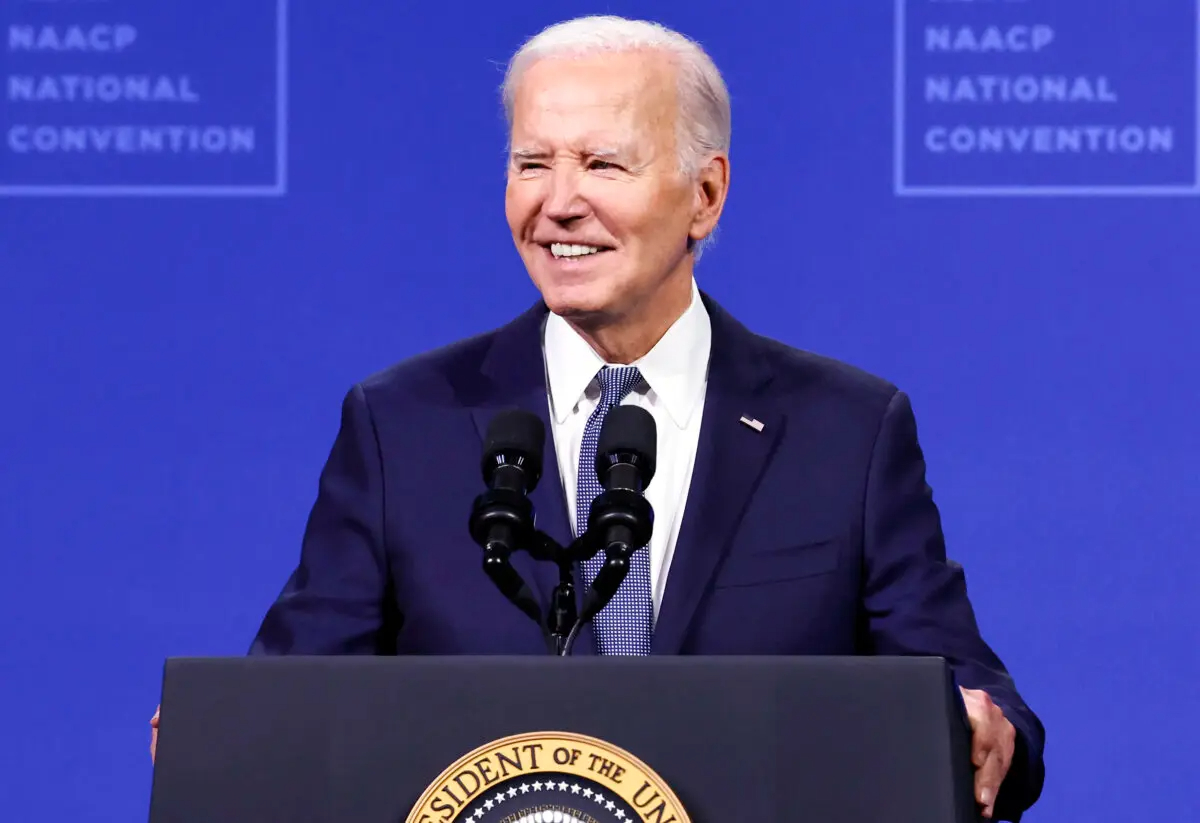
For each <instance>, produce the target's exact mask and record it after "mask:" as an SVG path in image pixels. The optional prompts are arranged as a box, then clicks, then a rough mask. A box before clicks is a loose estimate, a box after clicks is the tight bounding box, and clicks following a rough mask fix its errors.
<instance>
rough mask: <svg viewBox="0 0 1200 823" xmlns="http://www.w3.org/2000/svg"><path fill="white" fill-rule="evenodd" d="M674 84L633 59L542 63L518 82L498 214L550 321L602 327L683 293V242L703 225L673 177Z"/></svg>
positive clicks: (689, 187)
mask: <svg viewBox="0 0 1200 823" xmlns="http://www.w3.org/2000/svg"><path fill="white" fill-rule="evenodd" d="M675 83H676V81H675V73H674V70H673V68H672V67H671V65H670V64H669V63H668V62H667V61H666V59H665V58H664V57H663V56H661V55H657V54H653V53H643V52H631V53H617V54H601V55H596V56H587V57H582V58H573V59H547V60H542V61H539V62H537V63H535V64H534V65H532V66H531V67H529V69H528V71H527V72H526V73H525V75H524V77H523V78H522V81H521V83H520V85H519V87H518V89H517V90H516V95H515V100H514V110H513V127H512V138H511V139H512V156H511V158H510V163H509V171H508V186H507V192H506V198H505V212H506V214H507V216H508V223H509V227H510V228H511V230H512V234H513V239H514V241H515V243H516V246H517V250H518V251H519V252H520V254H521V257H522V259H523V260H524V261H525V266H526V268H527V269H528V270H529V275H530V277H531V278H532V279H533V282H534V284H535V285H536V286H537V288H538V289H539V290H540V291H541V293H542V297H543V299H544V300H545V302H546V304H547V305H548V306H549V308H550V310H551V311H553V312H555V313H557V314H561V315H564V316H566V317H569V318H572V317H573V318H575V319H578V320H581V321H585V322H586V321H587V320H589V319H592V320H613V319H620V318H622V317H626V316H629V315H630V314H631V313H632V312H634V311H636V310H639V309H641V310H646V309H647V308H649V307H650V306H651V305H653V302H654V298H655V297H656V296H658V295H659V294H660V293H661V292H663V291H664V286H667V285H668V284H675V285H678V283H679V282H680V281H681V280H683V281H685V282H686V283H687V288H688V289H689V292H690V282H691V256H690V255H689V254H688V253H687V242H688V236H689V233H692V232H695V231H706V230H707V229H708V228H710V227H709V226H707V224H706V223H705V222H704V220H703V219H700V220H699V221H698V217H697V216H698V213H700V212H701V211H703V209H704V206H705V204H704V202H703V200H704V197H703V190H702V187H701V185H700V184H699V183H697V182H693V181H689V180H688V179H686V177H685V176H684V175H682V174H681V172H680V171H679V166H678V159H677V158H678V155H677V153H676V134H675V129H676V118H677V112H678V108H677V105H678V97H677V94H676V88H675ZM714 219H715V218H714ZM580 252H583V253H582V254H581V253H580Z"/></svg>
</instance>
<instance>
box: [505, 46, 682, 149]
mask: <svg viewBox="0 0 1200 823" xmlns="http://www.w3.org/2000/svg"><path fill="white" fill-rule="evenodd" d="M677 106H678V103H677V94H676V84H675V76H674V67H673V66H672V65H671V64H670V63H669V62H668V61H666V60H665V59H664V58H662V57H661V56H659V55H654V54H644V53H637V52H635V53H618V54H603V55H595V56H592V55H588V56H582V57H572V58H561V57H556V58H550V59H543V60H539V61H537V62H535V63H533V64H532V65H530V66H529V67H528V68H527V70H526V71H525V73H524V75H523V76H522V77H521V80H520V82H519V83H518V84H517V87H516V89H515V95H514V105H513V133H512V141H513V146H514V148H518V147H521V146H529V145H530V144H538V145H539V146H540V147H541V148H543V149H545V148H551V147H552V146H554V147H563V148H566V147H576V148H582V147H586V146H592V147H596V148H606V149H608V150H611V151H616V150H619V149H621V148H623V147H625V146H627V145H628V144H630V143H641V142H647V141H648V142H651V143H655V144H661V143H663V142H664V141H665V142H673V140H674V125H675V122H676V113H677V111H678V109H677Z"/></svg>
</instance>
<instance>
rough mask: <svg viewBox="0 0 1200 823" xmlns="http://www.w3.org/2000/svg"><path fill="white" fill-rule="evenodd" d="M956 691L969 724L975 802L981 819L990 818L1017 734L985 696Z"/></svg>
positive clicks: (964, 690)
mask: <svg viewBox="0 0 1200 823" xmlns="http://www.w3.org/2000/svg"><path fill="white" fill-rule="evenodd" d="M959 691H961V692H962V696H963V701H964V702H965V703H966V705H967V718H968V719H969V720H970V721H971V762H972V763H974V764H975V766H976V768H977V771H976V772H975V799H976V800H978V801H979V803H980V804H981V805H982V806H983V816H984V817H987V818H990V817H991V816H992V814H993V813H994V812H995V807H996V793H997V792H999V791H1000V784H1001V782H1003V780H1004V776H1005V775H1006V774H1008V767H1009V766H1010V765H1012V759H1013V750H1014V749H1015V748H1016V745H1017V730H1016V728H1015V727H1014V726H1013V724H1012V723H1010V722H1009V720H1008V718H1007V717H1005V716H1004V711H1003V710H1001V708H1000V707H999V706H997V705H996V704H995V703H993V702H992V698H991V696H990V695H988V693H987V692H984V691H980V690H978V689H964V688H962V687H959Z"/></svg>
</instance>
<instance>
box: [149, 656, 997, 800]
mask: <svg viewBox="0 0 1200 823" xmlns="http://www.w3.org/2000/svg"><path fill="white" fill-rule="evenodd" d="M162 703H163V705H162V724H161V728H160V733H159V743H158V757H157V764H156V767H155V775H154V785H153V794H152V799H151V808H150V823H218V822H219V823H275V821H278V822H279V823H284V822H285V821H286V823H404V822H405V821H409V820H411V821H414V823H415V821H422V823H426V822H428V823H432V822H433V821H438V823H443V822H448V821H461V823H468V821H470V822H471V823H499V821H508V823H543V821H546V822H548V823H564V822H565V823H572V821H606V822H607V821H617V823H635V821H649V823H683V821H692V823H742V821H745V822H746V823H749V822H750V821H759V820H761V821H788V823H801V821H813V823H818V822H819V823H881V822H882V821H887V823H964V822H965V821H975V820H978V819H979V818H978V814H977V811H976V805H975V803H974V800H973V797H972V778H973V775H972V771H971V765H970V760H969V739H970V732H969V727H968V725H967V721H966V718H965V715H964V713H963V710H962V704H961V701H960V699H959V696H958V693H957V690H956V689H955V688H954V686H953V683H952V680H951V677H950V673H949V669H948V667H947V665H946V664H945V662H944V661H943V660H941V659H938V658H887V657H854V658H820V657H797V658H787V657H770V658H747V657H650V658H600V657H580V658H553V657H545V658H542V657H435V658H429V657H400V658H395V657H392V658H383V657H283V658H257V657H249V658H217V659H189V658H172V659H169V660H168V661H167V663H166V667H165V673H164V689H163V701H162Z"/></svg>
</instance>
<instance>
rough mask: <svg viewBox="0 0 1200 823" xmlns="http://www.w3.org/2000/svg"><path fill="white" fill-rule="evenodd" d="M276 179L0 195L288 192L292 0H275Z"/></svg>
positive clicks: (53, 188)
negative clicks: (250, 182) (239, 183)
mask: <svg viewBox="0 0 1200 823" xmlns="http://www.w3.org/2000/svg"><path fill="white" fill-rule="evenodd" d="M275 3H276V5H275V180H274V182H272V183H267V184H262V185H255V184H249V185H232V186H231V185H225V184H214V185H211V186H208V185H157V184H148V185H60V184H47V185H3V184H0V197H282V196H283V195H285V194H287V183H288V181H287V172H288V165H287V144H288V0H275Z"/></svg>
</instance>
